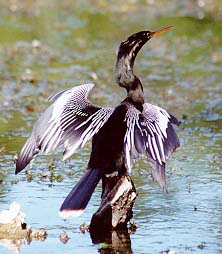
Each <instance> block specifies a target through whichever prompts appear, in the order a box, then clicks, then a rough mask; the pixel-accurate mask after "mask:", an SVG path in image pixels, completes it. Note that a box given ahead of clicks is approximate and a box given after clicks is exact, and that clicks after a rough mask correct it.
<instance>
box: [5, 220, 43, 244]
mask: <svg viewBox="0 0 222 254" xmlns="http://www.w3.org/2000/svg"><path fill="white" fill-rule="evenodd" d="M46 236H47V232H46V230H45V229H31V228H29V227H27V225H26V223H21V224H18V223H7V224H1V223H0V239H23V238H26V239H28V240H33V239H35V240H45V238H46Z"/></svg>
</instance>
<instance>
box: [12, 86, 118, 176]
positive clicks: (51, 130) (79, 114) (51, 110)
mask: <svg viewBox="0 0 222 254" xmlns="http://www.w3.org/2000/svg"><path fill="white" fill-rule="evenodd" d="M93 87H94V85H93V84H84V85H81V86H77V87H74V88H72V89H68V90H64V91H61V92H59V93H56V94H54V95H53V96H51V97H50V98H49V100H50V101H52V102H53V103H52V104H51V105H50V106H49V107H48V108H47V109H46V111H45V112H44V113H43V114H42V115H41V116H40V117H39V119H38V120H37V122H36V123H35V125H34V127H33V130H32V133H31V135H30V137H29V138H28V140H27V141H26V143H25V145H24V146H23V148H22V150H21V152H20V154H19V156H18V159H17V161H16V173H19V172H20V171H21V170H22V169H24V168H25V167H26V166H27V164H28V163H29V162H30V161H31V160H32V158H33V157H34V155H36V154H37V153H39V152H40V151H41V152H44V153H46V154H47V153H49V152H51V151H54V150H55V149H56V148H57V147H63V148H64V157H63V159H64V160H65V159H67V158H68V157H70V156H71V155H72V154H73V153H74V152H75V151H76V150H77V149H78V148H80V147H83V146H84V145H85V143H86V142H87V141H88V140H89V139H90V138H91V137H92V136H93V135H94V134H95V133H97V132H98V131H99V129H100V128H101V127H102V126H103V125H104V123H105V122H106V121H107V120H108V118H109V117H110V115H111V114H112V112H113V109H112V108H101V107H98V106H95V105H93V104H92V103H91V102H90V101H89V100H88V99H87V97H88V94H89V92H90V90H91V89H92V88H93Z"/></svg>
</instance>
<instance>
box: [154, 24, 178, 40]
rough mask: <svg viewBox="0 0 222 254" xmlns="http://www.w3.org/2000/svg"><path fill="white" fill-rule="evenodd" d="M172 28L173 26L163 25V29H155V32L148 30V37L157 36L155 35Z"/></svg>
mask: <svg viewBox="0 0 222 254" xmlns="http://www.w3.org/2000/svg"><path fill="white" fill-rule="evenodd" d="M172 28H173V26H168V27H165V28H163V29H160V30H157V31H155V32H150V37H151V38H152V37H154V36H157V35H160V34H162V33H165V32H167V31H169V30H170V29H172Z"/></svg>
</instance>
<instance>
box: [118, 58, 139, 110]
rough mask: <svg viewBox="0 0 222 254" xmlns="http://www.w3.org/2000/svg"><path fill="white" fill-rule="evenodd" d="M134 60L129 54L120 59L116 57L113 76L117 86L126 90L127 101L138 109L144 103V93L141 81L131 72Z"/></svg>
mask: <svg viewBox="0 0 222 254" xmlns="http://www.w3.org/2000/svg"><path fill="white" fill-rule="evenodd" d="M132 58H133V59H132ZM134 60H135V55H133V56H132V55H131V54H129V55H128V54H126V55H124V56H122V57H121V58H120V59H119V58H118V56H117V61H116V65H115V72H114V75H115V80H116V82H117V83H118V84H119V86H121V87H124V88H125V89H126V90H127V100H128V101H130V102H131V103H133V104H134V105H135V106H136V107H137V108H138V109H140V108H141V106H142V105H143V103H144V93H143V86H142V83H141V81H140V80H139V78H138V77H137V76H136V75H135V74H134V72H133V65H134Z"/></svg>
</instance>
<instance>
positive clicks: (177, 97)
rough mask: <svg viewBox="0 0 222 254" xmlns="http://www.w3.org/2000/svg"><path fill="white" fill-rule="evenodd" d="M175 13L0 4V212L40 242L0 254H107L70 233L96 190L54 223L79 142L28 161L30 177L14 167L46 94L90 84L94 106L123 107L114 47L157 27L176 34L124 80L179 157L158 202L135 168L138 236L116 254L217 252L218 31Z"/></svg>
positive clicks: (75, 170)
mask: <svg viewBox="0 0 222 254" xmlns="http://www.w3.org/2000/svg"><path fill="white" fill-rule="evenodd" d="M159 2H161V1H159ZM181 2H182V1H178V2H177V1H175V5H174V6H173V7H172V6H167V5H166V4H164V3H162V4H157V3H153V1H147V3H144V2H142V1H141V2H136V3H133V2H129V3H125V4H120V6H119V8H118V7H117V6H116V5H115V1H111V3H109V4H108V3H107V4H106V3H105V2H103V1H98V2H96V4H94V3H91V2H90V1H89V2H85V1H80V2H78V1H77V2H76V3H75V4H73V3H70V2H69V1H65V2H64V3H60V2H59V1H58V2H56V1H55V2H50V1H49V2H46V3H45V1H44V2H42V1H38V3H35V4H34V3H32V1H30V2H29V1H27V2H26V1H24V3H23V4H21V3H17V2H16V1H15V3H14V5H13V2H10V4H9V3H4V2H1V3H0V4H1V10H0V13H1V15H0V16H1V18H0V32H1V38H0V91H1V93H0V153H1V157H0V179H1V184H0V196H1V199H0V210H2V209H6V208H8V205H9V204H10V203H11V202H12V201H16V202H18V203H19V204H20V205H21V206H22V210H23V211H24V212H25V213H26V216H27V217H26V220H27V223H28V224H29V225H31V226H32V227H33V228H42V227H43V228H45V229H46V230H47V232H48V237H47V239H46V240H45V241H33V242H31V243H30V244H29V243H27V242H26V241H25V242H24V243H22V244H21V246H20V247H19V248H20V249H18V247H16V244H17V245H19V244H18V243H15V242H13V243H12V242H11V243H10V244H11V245H9V242H7V244H6V241H3V240H0V252H1V253H16V251H17V253H18V252H20V253H32V254H35V253H99V252H100V253H117V252H118V250H117V249H115V247H114V246H110V245H108V246H107V245H99V244H98V245H93V244H92V242H91V239H90V235H89V234H88V233H85V234H83V233H81V232H80V229H79V225H80V224H82V223H84V222H86V223H87V224H89V222H90V218H91V215H92V214H93V212H95V211H96V209H97V208H98V205H99V202H100V190H101V186H99V187H98V188H97V191H96V192H95V193H94V195H93V197H92V200H91V201H90V203H89V206H88V207H87V209H86V211H85V213H84V214H83V215H82V216H81V217H78V218H75V219H71V220H67V221H64V220H62V219H61V218H60V217H59V216H58V210H59V207H60V205H61V203H62V201H63V199H64V198H65V196H66V195H67V194H68V193H69V191H70V189H71V188H72V186H73V185H74V184H75V182H76V181H77V180H78V179H79V178H80V176H81V175H82V174H83V172H84V171H83V170H84V169H85V168H86V165H87V161H88V158H89V153H90V143H89V144H87V145H86V146H85V147H84V149H82V150H81V151H79V152H78V153H77V154H75V155H74V156H72V158H71V159H70V160H68V161H66V162H63V161H61V151H57V152H56V153H55V154H53V155H49V156H38V157H36V159H35V160H34V162H33V163H32V164H31V166H30V167H29V168H28V169H29V172H31V173H32V177H30V178H29V177H27V175H26V174H25V173H24V172H23V173H21V174H19V175H17V176H15V175H14V164H13V160H14V156H15V155H16V153H18V152H19V151H20V149H21V147H22V145H23V144H24V142H25V140H26V138H27V137H28V135H29V133H30V131H31V129H32V126H33V123H34V122H35V120H36V118H37V116H38V115H39V113H40V112H41V111H42V110H43V109H44V108H45V107H46V106H47V105H48V102H47V97H48V96H49V95H50V94H51V93H53V92H55V91H58V90H62V89H65V88H69V87H73V86H76V85H79V84H82V83H83V82H88V81H90V82H94V83H95V84H96V88H95V89H94V91H93V93H92V95H91V97H90V98H91V100H92V101H93V102H94V103H95V104H98V105H102V106H107V105H109V106H115V105H117V104H118V103H119V102H120V101H121V100H122V99H123V98H124V96H125V91H123V90H122V89H121V88H119V87H118V86H117V85H116V84H115V83H114V80H113V65H114V61H115V53H116V50H117V47H118V44H119V43H120V42H121V41H122V40H123V39H125V38H126V37H127V36H128V35H130V34H132V33H134V32H136V31H139V30H144V29H153V30H154V29H159V28H161V27H164V26H168V25H174V26H175V28H174V29H173V30H172V31H171V32H169V33H168V34H165V35H163V36H161V37H158V38H155V39H153V40H152V41H150V43H149V44H147V45H146V46H144V48H143V49H142V51H141V53H140V54H139V56H138V58H137V61H136V64H135V70H136V73H137V74H138V76H139V77H141V80H142V82H143V84H144V90H145V95H146V101H147V102H151V103H154V104H157V105H159V106H161V107H163V108H165V109H167V111H169V112H171V113H172V114H174V115H175V116H176V117H177V118H178V119H179V120H180V121H181V123H182V124H181V126H180V127H179V128H178V129H177V133H178V135H179V137H180V140H181V147H180V149H179V150H178V151H177V153H175V154H174V156H173V157H171V159H170V160H169V161H168V164H167V178H168V179H167V182H168V191H169V193H168V194H164V193H163V192H162V191H161V190H160V189H159V187H158V186H157V184H156V183H154V182H153V181H152V179H151V178H150V176H149V174H148V171H147V167H148V165H147V163H146V161H145V160H144V161H143V160H141V161H140V162H138V163H137V164H136V165H135V168H134V171H133V172H132V178H133V181H134V183H135V185H136V188H137V191H138V197H137V200H136V203H135V206H134V218H133V220H134V221H135V223H136V224H137V226H138V228H137V230H136V232H135V233H134V234H131V235H130V237H131V246H128V250H127V249H126V250H125V252H123V253H127V252H128V253H129V252H130V251H131V250H132V251H133V252H134V253H169V251H171V252H172V253H173V251H175V252H176V253H221V251H222V244H221V243H222V202H221V196H222V190H221V183H222V174H221V170H222V167H221V161H222V85H221V80H222V72H221V67H222V65H221V64H222V46H221V45H222V36H221V31H222V25H221V24H222V23H221V20H220V19H219V18H220V17H218V16H217V15H216V14H217V13H216V14H215V13H214V12H212V10H211V9H210V8H209V9H207V6H205V5H204V6H202V7H201V6H200V5H201V4H200V5H199V6H198V5H194V4H193V2H192V1H191V2H189V1H186V3H187V4H186V3H183V2H182V4H180V3H181ZM199 3H200V2H199ZM215 3H216V1H215ZM220 8H221V6H220V4H218V9H220ZM52 163H53V164H54V166H55V169H54V171H55V172H54V173H55V176H58V177H57V178H55V179H51V178H50V170H49V165H51V164H52ZM42 175H44V177H42ZM63 231H66V232H67V233H68V235H69V237H70V239H69V241H68V242H67V243H66V244H63V243H62V242H60V240H59V235H60V234H61V233H62V232H63Z"/></svg>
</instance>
